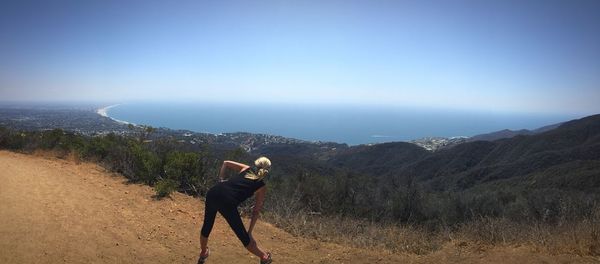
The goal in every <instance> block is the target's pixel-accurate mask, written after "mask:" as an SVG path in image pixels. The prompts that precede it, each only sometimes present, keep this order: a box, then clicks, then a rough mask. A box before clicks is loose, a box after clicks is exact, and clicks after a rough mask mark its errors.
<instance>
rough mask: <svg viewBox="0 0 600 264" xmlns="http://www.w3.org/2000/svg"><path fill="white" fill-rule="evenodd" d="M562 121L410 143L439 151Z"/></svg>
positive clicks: (531, 133)
mask: <svg viewBox="0 0 600 264" xmlns="http://www.w3.org/2000/svg"><path fill="white" fill-rule="evenodd" d="M561 124H562V123H558V124H553V125H548V126H544V127H540V128H538V129H534V130H528V129H521V130H510V129H503V130H499V131H495V132H491V133H486V134H480V135H475V136H472V137H450V138H445V137H425V138H421V139H416V140H411V141H409V142H410V143H413V144H416V145H418V146H420V147H422V148H424V149H426V150H429V151H437V150H440V149H444V148H449V147H454V146H456V145H458V144H462V143H465V142H473V141H495V140H499V139H503V138H512V137H516V136H520V135H535V134H539V133H543V132H546V131H550V130H552V129H555V128H557V127H559V126H560V125H561Z"/></svg>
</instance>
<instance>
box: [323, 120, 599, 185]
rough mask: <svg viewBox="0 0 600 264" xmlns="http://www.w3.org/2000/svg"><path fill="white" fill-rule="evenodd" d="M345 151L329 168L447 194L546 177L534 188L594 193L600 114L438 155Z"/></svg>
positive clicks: (409, 149)
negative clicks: (399, 180)
mask: <svg viewBox="0 0 600 264" xmlns="http://www.w3.org/2000/svg"><path fill="white" fill-rule="evenodd" d="M390 150H393V153H392V154H390ZM345 153H351V155H347V154H345ZM345 153H341V154H339V155H337V156H335V157H333V158H332V159H330V160H329V164H331V165H334V166H343V167H348V168H351V169H353V170H358V171H359V172H362V173H365V174H370V175H374V176H379V177H385V176H387V177H400V178H407V177H410V178H412V179H416V180H417V181H418V182H422V183H426V184H427V185H430V186H433V187H434V188H441V189H443V190H463V189H468V188H471V187H474V186H478V185H480V184H484V183H489V182H495V181H500V180H502V181H505V180H511V181H514V182H521V183H522V182H524V181H529V180H530V178H531V177H538V178H539V177H544V178H545V179H544V181H536V182H535V183H534V186H544V187H556V188H572V189H576V190H581V191H588V192H593V191H596V190H597V188H599V187H600V180H599V179H598V178H597V177H592V175H597V174H598V173H600V167H599V166H594V164H597V163H598V162H600V115H595V116H589V117H586V118H582V119H578V120H572V121H569V122H566V123H563V124H561V125H560V126H559V127H558V128H555V129H552V130H548V131H546V132H542V133H539V134H536V135H519V136H516V137H513V138H508V139H501V140H497V141H492V142H490V141H475V142H468V143H463V144H460V145H457V146H455V147H453V148H450V149H444V150H441V151H438V152H434V153H424V152H423V151H421V150H419V149H416V148H415V147H413V146H411V145H410V144H407V143H402V142H398V143H388V144H381V145H375V146H365V147H353V148H351V149H350V150H347V151H346V152H345ZM574 164H583V165H584V166H583V167H581V166H579V167H578V166H574ZM373 166H375V167H376V168H377V169H375V170H373V168H372V167H373ZM568 168H570V169H568ZM582 170H583V171H585V172H581V171H582ZM556 171H562V172H565V174H561V175H558V174H557V173H556ZM373 172H375V173H373ZM556 177H562V178H565V177H566V178H569V180H571V181H570V182H568V183H566V185H564V184H553V183H557V181H559V180H558V179H555V178H556Z"/></svg>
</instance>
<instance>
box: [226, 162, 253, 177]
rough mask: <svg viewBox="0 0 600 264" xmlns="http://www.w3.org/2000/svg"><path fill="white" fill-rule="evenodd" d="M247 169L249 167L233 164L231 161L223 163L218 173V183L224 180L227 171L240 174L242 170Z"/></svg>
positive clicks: (237, 163)
mask: <svg viewBox="0 0 600 264" xmlns="http://www.w3.org/2000/svg"><path fill="white" fill-rule="evenodd" d="M248 168H250V166H248V165H246V164H242V163H239V162H235V161H231V160H226V161H223V165H222V166H221V171H219V180H220V181H224V180H225V171H227V169H231V170H234V171H236V172H238V173H240V172H242V171H243V170H245V169H248Z"/></svg>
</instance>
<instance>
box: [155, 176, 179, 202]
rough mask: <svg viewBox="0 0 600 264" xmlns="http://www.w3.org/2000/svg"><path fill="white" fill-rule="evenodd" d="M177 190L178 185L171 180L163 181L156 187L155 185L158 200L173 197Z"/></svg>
mask: <svg viewBox="0 0 600 264" xmlns="http://www.w3.org/2000/svg"><path fill="white" fill-rule="evenodd" d="M176 189H177V183H176V182H175V181H173V180H170V179H162V180H159V181H158V182H157V183H156V185H154V190H155V191H156V197H157V198H159V199H160V198H164V197H166V196H169V195H171V193H172V192H174V191H175V190H176Z"/></svg>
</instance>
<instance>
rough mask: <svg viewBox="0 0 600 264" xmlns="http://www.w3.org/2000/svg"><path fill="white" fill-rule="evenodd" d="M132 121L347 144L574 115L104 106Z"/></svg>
mask: <svg viewBox="0 0 600 264" xmlns="http://www.w3.org/2000/svg"><path fill="white" fill-rule="evenodd" d="M106 114H107V115H108V116H110V117H111V118H114V119H117V120H122V121H126V122H130V123H134V124H144V125H150V126H153V127H166V128H171V129H186V130H191V131H195V132H207V133H213V134H218V133H225V132H250V133H262V134H271V135H279V136H284V137H290V138H296V139H302V140H308V141H331V142H338V143H347V144H349V145H358V144H368V143H382V142H392V141H409V140H413V139H419V138H423V137H434V136H435V137H455V136H474V135H478V134H482V133H489V132H494V131H498V130H502V129H513V130H517V129H536V128H539V127H542V126H546V125H550V124H555V123H559V122H564V121H568V120H571V119H575V118H579V117H580V116H575V115H543V114H518V113H510V114H509V113H494V112H475V111H458V110H433V109H422V108H409V107H374V106H348V105H346V106H342V105H335V106H326V105H284V104H267V105H264V104H252V103H243V104H225V103H125V104H119V105H116V106H114V107H111V108H109V109H106Z"/></svg>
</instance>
